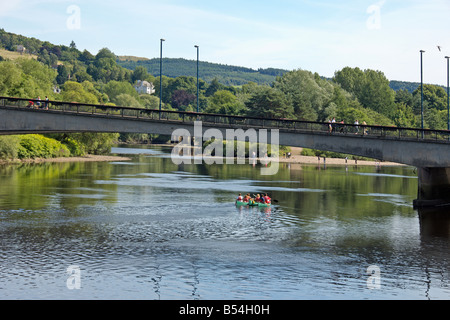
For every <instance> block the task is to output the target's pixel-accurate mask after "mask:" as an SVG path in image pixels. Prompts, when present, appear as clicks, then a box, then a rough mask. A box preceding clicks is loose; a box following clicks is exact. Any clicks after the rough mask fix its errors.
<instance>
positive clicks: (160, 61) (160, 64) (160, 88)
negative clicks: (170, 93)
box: [159, 39, 166, 119]
mask: <svg viewBox="0 0 450 320" xmlns="http://www.w3.org/2000/svg"><path fill="white" fill-rule="evenodd" d="M164 41H166V40H165V39H161V49H160V58H159V119H161V110H162V45H163V42H164Z"/></svg>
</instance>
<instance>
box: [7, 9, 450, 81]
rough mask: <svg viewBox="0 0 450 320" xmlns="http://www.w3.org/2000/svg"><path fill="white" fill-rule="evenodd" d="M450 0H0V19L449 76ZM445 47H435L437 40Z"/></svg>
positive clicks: (324, 65) (189, 55)
mask: <svg viewBox="0 0 450 320" xmlns="http://www.w3.org/2000/svg"><path fill="white" fill-rule="evenodd" d="M449 17H450V0H362V1H361V0H358V1H356V0H348V1H331V0H319V1H313V0H277V1H273V0H272V1H267V0H259V1H256V0H239V1H237V0H227V1H211V0H208V1H206V0H184V1H182V0H160V1H154V0H150V1H144V0H127V1H116V0H111V1H87V0H68V1H66V0H0V28H4V29H5V30H6V31H8V32H13V33H17V34H23V35H25V36H30V37H36V38H38V39H41V40H47V41H50V42H52V43H55V44H65V45H69V44H70V42H71V41H72V40H74V41H75V43H76V44H77V47H78V49H80V50H84V49H87V50H89V51H90V52H91V53H93V54H96V53H97V52H98V50H100V49H101V48H104V47H107V48H109V49H110V50H112V51H113V52H114V53H115V54H117V55H135V56H140V57H147V58H155V57H159V39H160V38H165V39H166V41H165V42H164V46H163V55H164V57H171V58H185V59H192V60H194V59H196V49H195V48H194V45H199V46H200V59H201V60H203V61H208V62H215V63H222V64H228V65H237V66H245V67H251V68H255V69H257V68H268V67H273V68H283V69H288V70H294V69H304V70H309V71H312V72H317V73H319V74H320V75H323V76H327V77H332V76H333V74H334V72H335V71H337V70H340V69H342V68H343V67H345V66H350V67H359V68H361V69H368V68H370V69H375V70H380V71H383V72H384V73H385V74H386V76H387V77H388V78H389V79H390V80H404V81H417V82H418V81H420V53H419V51H420V50H425V51H426V53H425V54H424V80H425V82H427V83H436V84H443V85H446V83H447V71H446V70H447V64H446V60H445V59H444V57H445V55H450V34H449V33H450V19H449ZM438 45H439V46H441V47H442V49H441V50H442V51H441V52H440V51H439V50H438V48H437V46H438Z"/></svg>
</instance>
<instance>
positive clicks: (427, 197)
mask: <svg viewBox="0 0 450 320" xmlns="http://www.w3.org/2000/svg"><path fill="white" fill-rule="evenodd" d="M418 173H419V191H418V199H417V200H415V201H414V207H415V208H427V207H437V206H442V205H450V168H418Z"/></svg>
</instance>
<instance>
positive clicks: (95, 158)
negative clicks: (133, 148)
mask: <svg viewBox="0 0 450 320" xmlns="http://www.w3.org/2000/svg"><path fill="white" fill-rule="evenodd" d="M130 160H131V159H130V158H127V157H120V156H111V155H107V156H99V155H86V156H83V157H67V158H51V159H43V158H36V159H23V160H18V159H16V160H0V165H3V164H24V163H63V162H113V161H130Z"/></svg>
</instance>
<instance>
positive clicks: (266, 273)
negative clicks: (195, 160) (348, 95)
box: [0, 146, 450, 300]
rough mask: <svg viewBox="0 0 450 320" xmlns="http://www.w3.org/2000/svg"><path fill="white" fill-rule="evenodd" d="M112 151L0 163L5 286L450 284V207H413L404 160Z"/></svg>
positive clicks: (20, 295)
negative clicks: (294, 160) (309, 160)
mask: <svg viewBox="0 0 450 320" xmlns="http://www.w3.org/2000/svg"><path fill="white" fill-rule="evenodd" d="M113 153H116V154H120V155H126V156H129V157H131V158H132V160H131V161H126V162H111V163H104V162H94V163H91V162H89V163H44V164H27V165H21V166H17V165H12V166H0V181H1V185H0V244H1V247H0V299H63V300H70V299H145V300H158V299H161V300H224V299H226V300H300V299H301V300H303V299H305V300H309V299H315V300H317V299H319V300H320V299H327V300H329V299H333V300H340V299H350V300H364V299H375V300H378V299H383V300H386V299H387V300H403V299H412V300H443V299H449V298H450V288H449V260H450V252H449V243H450V236H449V230H450V210H447V211H438V212H418V211H416V210H414V208H413V207H412V202H413V200H414V199H415V196H416V194H417V183H418V181H417V174H416V172H415V169H414V168H412V167H401V166H400V167H399V166H397V167H381V168H380V167H375V166H374V167H372V166H369V167H368V166H366V167H363V166H355V165H353V164H352V165H349V166H348V167H344V166H326V167H325V166H324V165H323V164H320V165H300V164H280V170H279V172H278V174H277V175H275V176H263V175H261V170H260V168H259V166H258V165H257V166H256V167H255V166H252V165H248V164H247V165H237V164H235V165H186V164H184V165H175V164H174V163H173V162H172V161H171V159H170V149H168V148H163V147H144V146H120V147H119V146H118V147H116V148H113ZM239 192H242V193H247V192H248V193H252V194H254V193H266V192H267V193H269V194H270V195H271V197H272V198H273V199H274V202H275V203H274V205H273V206H272V208H269V209H267V208H266V209H262V208H261V209H258V208H250V209H249V208H236V206H235V205H234V199H235V198H236V196H237V194H238V193H239Z"/></svg>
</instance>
